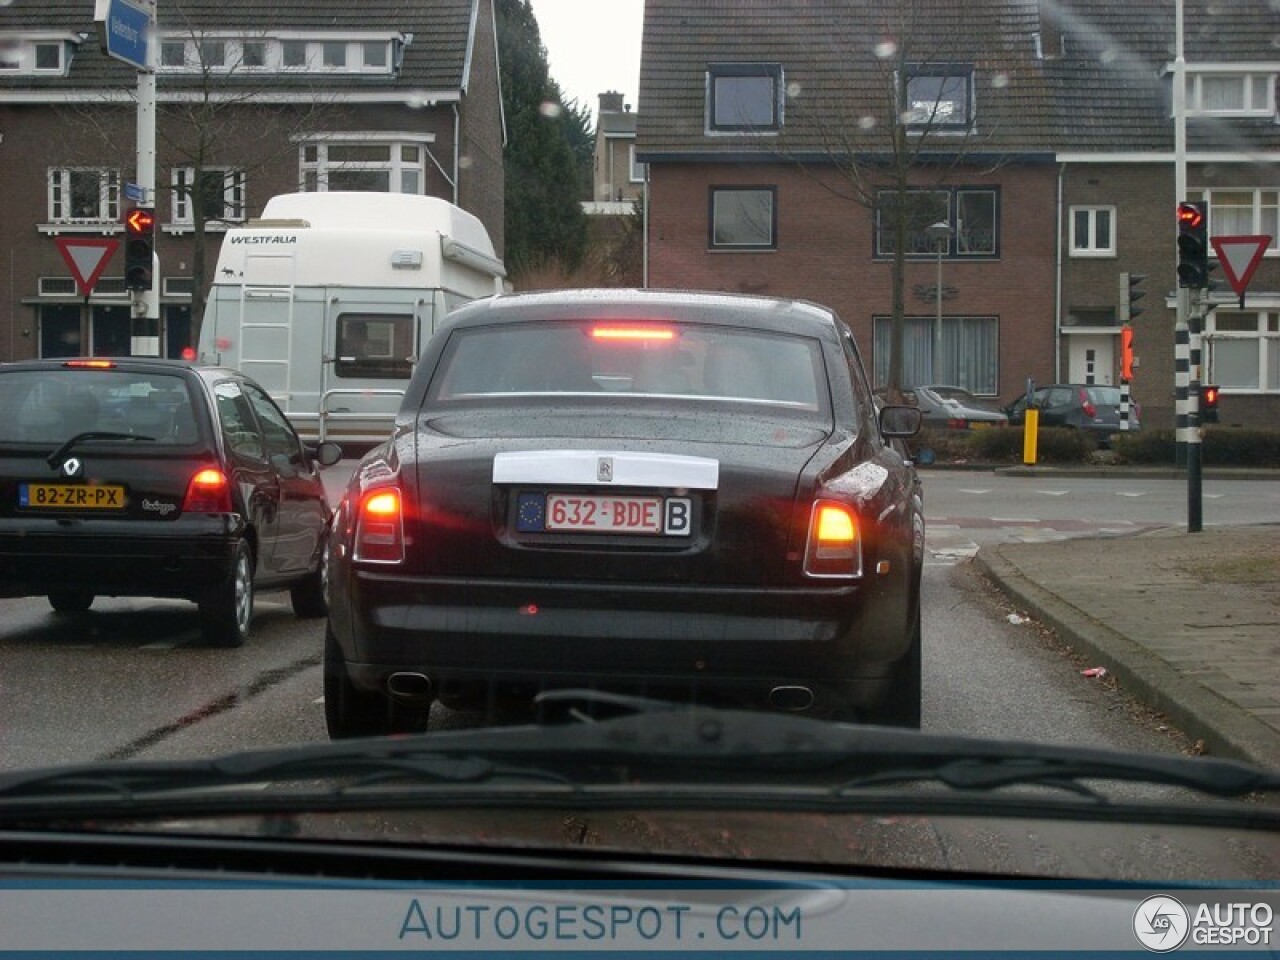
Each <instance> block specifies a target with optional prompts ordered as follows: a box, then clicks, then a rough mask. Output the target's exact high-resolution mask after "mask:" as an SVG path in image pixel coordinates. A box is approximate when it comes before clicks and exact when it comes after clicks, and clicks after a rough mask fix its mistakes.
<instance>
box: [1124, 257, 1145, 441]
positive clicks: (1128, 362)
mask: <svg viewBox="0 0 1280 960" xmlns="http://www.w3.org/2000/svg"><path fill="white" fill-rule="evenodd" d="M1146 279H1147V277H1146V275H1145V274H1142V273H1122V274H1120V430H1121V431H1122V432H1128V430H1129V383H1130V381H1132V380H1133V368H1134V367H1135V366H1136V365H1137V363H1136V361H1135V359H1134V355H1133V327H1132V326H1131V324H1132V323H1133V321H1134V319H1135V318H1136V317H1137V316H1138V314H1140V313H1142V308H1141V307H1140V306H1138V301H1139V300H1141V299H1142V298H1143V297H1145V296H1146V295H1147V292H1146V291H1145V290H1143V289H1142V281H1144V280H1146Z"/></svg>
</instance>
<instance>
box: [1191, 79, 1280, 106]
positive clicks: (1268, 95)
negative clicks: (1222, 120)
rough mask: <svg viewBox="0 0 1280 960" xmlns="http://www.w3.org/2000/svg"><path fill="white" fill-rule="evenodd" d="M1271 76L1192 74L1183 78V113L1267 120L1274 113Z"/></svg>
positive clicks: (1273, 81) (1274, 102)
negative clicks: (1184, 93)
mask: <svg viewBox="0 0 1280 960" xmlns="http://www.w3.org/2000/svg"><path fill="white" fill-rule="evenodd" d="M1275 91H1276V75H1275V74H1274V73H1252V72H1243V71H1231V72H1225V71H1224V72H1221V73H1216V72H1211V71H1206V72H1203V73H1201V72H1196V73H1191V74H1189V75H1188V76H1187V113H1188V114H1198V115H1200V116H1210V117H1213V116H1217V117H1230V116H1236V117H1241V116H1243V117H1269V116H1271V115H1272V114H1274V113H1275V109H1276V95H1275Z"/></svg>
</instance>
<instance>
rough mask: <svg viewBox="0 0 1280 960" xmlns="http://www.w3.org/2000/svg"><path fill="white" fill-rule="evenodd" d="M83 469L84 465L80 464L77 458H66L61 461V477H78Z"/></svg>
mask: <svg viewBox="0 0 1280 960" xmlns="http://www.w3.org/2000/svg"><path fill="white" fill-rule="evenodd" d="M83 469H84V464H83V463H81V462H80V458H79V457H68V458H67V459H66V460H64V461H62V475H63V476H64V477H78V476H80V473H81V471H82V470H83Z"/></svg>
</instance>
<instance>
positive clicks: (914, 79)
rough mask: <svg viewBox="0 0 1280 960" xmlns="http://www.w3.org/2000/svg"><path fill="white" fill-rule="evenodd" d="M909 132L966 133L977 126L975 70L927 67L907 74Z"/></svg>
mask: <svg viewBox="0 0 1280 960" xmlns="http://www.w3.org/2000/svg"><path fill="white" fill-rule="evenodd" d="M903 120H904V122H905V123H906V124H907V127H908V128H909V129H914V130H916V131H924V130H943V131H946V130H950V131H965V130H968V129H969V127H970V126H971V125H972V123H973V68H972V67H968V66H963V65H960V64H941V65H938V64H924V65H921V66H916V67H911V68H909V70H908V72H907V103H906V114H905V116H904V117H903Z"/></svg>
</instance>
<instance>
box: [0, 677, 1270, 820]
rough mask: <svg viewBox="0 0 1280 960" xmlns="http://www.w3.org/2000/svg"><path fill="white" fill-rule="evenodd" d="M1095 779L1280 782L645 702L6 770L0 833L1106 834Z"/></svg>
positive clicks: (1204, 767) (1218, 784) (1163, 783)
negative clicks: (594, 715) (384, 826)
mask: <svg viewBox="0 0 1280 960" xmlns="http://www.w3.org/2000/svg"><path fill="white" fill-rule="evenodd" d="M642 702H643V701H642ZM633 706H634V705H633ZM1094 781H1107V782H1118V783H1126V784H1147V785H1155V786H1160V787H1174V788H1181V789H1183V790H1191V791H1196V792H1199V793H1202V794H1207V795H1211V796H1215V797H1222V798H1238V797H1244V796H1247V795H1250V794H1253V793H1275V792H1280V773H1276V772H1272V771H1267V770H1262V769H1259V768H1256V767H1251V766H1249V765H1247V764H1243V763H1238V762H1236V761H1231V760H1223V759H1212V758H1195V757H1184V756H1181V755H1149V754H1138V753H1122V752H1118V751H1111V750H1104V749H1097V748H1091V749H1086V748H1078V747H1068V746H1054V745H1046V744H1032V743H1019V742H1014V741H1002V740H977V739H969V738H965V737H955V736H938V735H932V734H921V733H917V732H914V731H907V730H896V729H891V728H882V727H858V726H853V725H843V724H833V723H826V722H823V721H819V720H812V719H808V718H803V717H793V716H785V715H779V714H776V713H756V712H747V711H723V710H714V709H708V708H679V709H671V710H657V709H649V708H647V705H646V708H645V709H644V711H643V712H642V713H639V714H631V715H627V716H622V717H617V718H614V719H610V720H603V721H600V722H596V723H586V724H571V725H568V726H554V727H548V726H524V727H505V728H499V727H493V728H482V729H477V730H463V731H451V732H447V733H435V734H424V735H419V736H407V737H392V738H371V739H368V740H347V741H341V742H338V743H327V744H308V745H303V746H298V747H293V748H282V749H274V750H263V751H252V752H246V753H241V754H233V755H230V756H227V757H222V758H214V759H205V760H193V761H165V762H152V763H114V764H112V763H103V764H85V765H79V766H66V767H58V768H54V769H51V770H45V771H28V772H21V771H20V772H11V773H5V774H0V822H6V821H7V822H13V821H18V820H21V821H24V822H31V821H32V820H36V821H40V822H48V821H49V820H53V819H67V818H74V817H76V816H83V817H138V816H168V815H179V814H181V815H189V814H193V813H204V814H211V813H224V814H227V813H234V814H245V813H252V812H255V811H256V812H268V811H280V810H287V811H292V812H307V811H319V810H356V809H380V808H392V807H408V808H423V807H428V806H431V805H433V804H456V803H458V802H463V801H465V802H466V803H475V804H483V803H490V804H523V805H540V806H547V805H552V804H565V803H573V804H581V805H587V806H589V805H606V806H611V807H621V806H627V805H636V804H639V805H648V806H666V807H683V808H699V809H719V808H724V807H726V806H734V807H739V806H750V805H755V806H757V807H760V808H768V809H776V810H793V811H795V810H806V809H812V810H823V811H829V812H841V811H854V810H865V809H870V808H872V807H873V806H874V805H876V804H879V805H880V807H879V808H883V809H893V810H898V811H899V812H902V811H903V810H906V809H917V810H920V811H939V810H943V809H949V810H951V812H957V811H959V810H961V809H963V810H964V811H966V812H967V813H969V814H972V815H994V814H993V811H994V810H995V809H997V808H999V809H1000V810H1001V811H1007V810H1011V809H1025V810H1026V811H1028V814H1027V815H1035V816H1040V815H1051V814H1046V810H1047V809H1051V808H1052V805H1049V804H1046V801H1045V796H1044V795H1043V793H1039V794H1036V795H1033V796H1032V797H1031V798H1030V799H1029V800H1028V799H1027V796H1026V794H1025V792H1021V793H1020V792H1017V791H1015V792H1014V794H1013V795H1008V794H1005V793H1003V792H1002V791H1003V788H1009V787H1047V788H1053V789H1055V790H1066V791H1069V792H1071V793H1072V794H1074V795H1075V800H1076V802H1075V803H1073V804H1071V805H1070V806H1069V807H1064V808H1063V809H1064V810H1065V811H1068V812H1070V813H1071V814H1072V815H1081V811H1082V810H1087V811H1091V812H1092V815H1093V816H1095V817H1097V818H1101V819H1106V818H1108V817H1110V816H1112V815H1114V814H1115V813H1116V811H1117V810H1119V809H1121V808H1123V807H1124V806H1125V805H1124V803H1123V802H1117V801H1116V800H1114V799H1113V798H1111V797H1108V796H1105V795H1104V794H1103V793H1102V792H1100V791H1098V790H1096V789H1094V787H1093V786H1092V785H1091V784H1092V783H1093V782H1094ZM904 782H909V783H913V784H917V783H918V784H925V785H943V786H946V787H949V788H951V791H950V792H942V793H939V792H938V791H936V790H925V791H922V792H916V793H903V792H901V791H895V792H892V793H886V792H885V790H884V788H886V787H888V786H891V785H894V784H900V783H904ZM264 784H266V785H268V789H263V785H264ZM236 788H244V789H236ZM1019 803H1021V804H1023V806H1021V807H1019V806H1018V804H1019ZM1161 803H1162V804H1163V803H1165V801H1163V800H1161ZM1128 809H1131V810H1132V809H1137V808H1136V807H1134V806H1133V805H1130V807H1129V808H1128ZM1153 809H1154V810H1157V811H1158V810H1160V809H1162V807H1158V806H1153V804H1152V803H1147V804H1143V805H1142V810H1143V816H1150V815H1151V813H1150V811H1152V810H1153ZM1241 809H1244V810H1247V811H1248V816H1249V818H1251V819H1250V823H1251V825H1255V826H1256V825H1261V824H1268V825H1269V826H1270V828H1271V829H1280V810H1277V809H1276V808H1274V807H1272V806H1271V805H1266V804H1253V805H1250V806H1249V807H1246V808H1240V807H1238V806H1236V807H1232V808H1231V810H1232V813H1231V814H1230V815H1231V816H1233V817H1240V816H1242V814H1241V812H1240V811H1241ZM1168 810H1169V816H1170V817H1171V818H1172V819H1175V820H1176V822H1187V819H1186V818H1187V817H1188V816H1191V817H1196V816H1199V817H1204V818H1212V817H1213V816H1215V815H1216V816H1219V817H1221V816H1224V815H1226V814H1224V813H1223V809H1222V808H1221V807H1218V808H1217V810H1216V811H1215V809H1214V805H1206V804H1203V803H1201V804H1198V805H1196V806H1195V807H1191V806H1190V805H1189V804H1187V803H1183V804H1182V805H1181V806H1169V807H1168ZM1174 811H1176V812H1177V813H1178V817H1177V818H1174V817H1173V812H1174ZM1085 815H1089V814H1085ZM1135 818H1136V815H1135Z"/></svg>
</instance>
